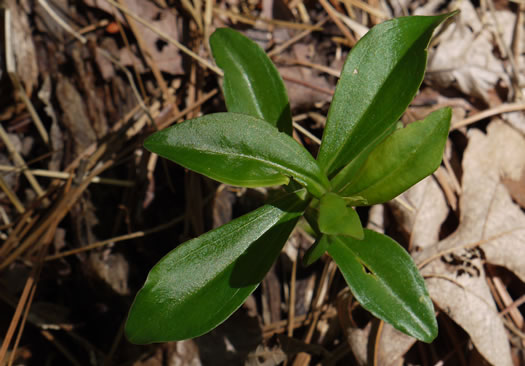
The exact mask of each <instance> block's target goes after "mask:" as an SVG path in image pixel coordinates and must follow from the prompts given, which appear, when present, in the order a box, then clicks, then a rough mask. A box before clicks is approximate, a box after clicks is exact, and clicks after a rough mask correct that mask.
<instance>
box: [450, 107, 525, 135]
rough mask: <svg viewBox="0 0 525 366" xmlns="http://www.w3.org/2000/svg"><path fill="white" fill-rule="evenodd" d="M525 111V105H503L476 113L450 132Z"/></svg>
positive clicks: (454, 126) (457, 123)
mask: <svg viewBox="0 0 525 366" xmlns="http://www.w3.org/2000/svg"><path fill="white" fill-rule="evenodd" d="M522 110H525V103H511V104H501V105H499V106H497V107H494V108H491V109H487V110H485V111H483V112H480V113H476V114H475V115H473V116H472V117H468V118H465V119H464V120H462V121H459V122H456V123H454V124H453V125H452V127H451V128H450V130H457V129H458V128H460V127H463V126H467V125H470V124H472V123H474V122H478V121H481V120H482V119H485V118H488V117H492V116H495V115H498V114H501V113H508V112H517V111H522Z"/></svg>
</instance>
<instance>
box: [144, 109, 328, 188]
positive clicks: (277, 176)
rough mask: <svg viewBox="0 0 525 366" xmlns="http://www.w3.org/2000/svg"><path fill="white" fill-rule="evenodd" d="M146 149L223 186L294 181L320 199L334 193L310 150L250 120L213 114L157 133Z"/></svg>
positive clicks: (286, 136) (150, 138) (276, 183)
mask: <svg viewBox="0 0 525 366" xmlns="http://www.w3.org/2000/svg"><path fill="white" fill-rule="evenodd" d="M144 146H145V147H146V148H147V149H148V150H150V151H152V152H154V153H156V154H159V155H160V156H162V157H164V158H167V159H170V160H172V161H174V162H176V163H177V164H180V165H182V166H183V167H185V168H188V169H190V170H193V171H196V172H198V173H201V174H203V175H205V176H207V177H210V178H212V179H215V180H218V181H219V182H222V183H227V184H232V185H237V186H244V187H263V186H271V185H279V184H286V183H288V181H289V179H290V178H293V179H295V180H296V181H297V182H299V183H300V184H302V185H303V186H305V187H306V188H307V189H308V191H309V192H310V193H311V194H313V195H314V196H317V197H320V196H321V195H323V194H324V192H326V191H327V190H329V189H330V183H329V182H328V179H327V178H326V175H325V174H324V173H323V172H322V171H321V169H320V168H319V166H318V165H317V163H316V161H315V160H314V159H313V157H312V156H311V155H310V153H309V152H308V151H307V150H306V149H305V148H303V147H302V146H301V145H299V144H298V143H297V142H296V141H295V140H294V139H293V138H291V137H290V136H288V135H287V134H285V133H282V132H279V131H278V130H277V128H275V127H273V126H271V125H270V124H268V123H261V120H259V119H257V118H254V117H251V116H248V115H243V114H238V113H215V114H208V115H205V116H203V117H199V118H196V119H193V120H190V121H186V122H183V123H180V124H177V125H174V126H172V127H169V128H167V129H165V130H162V131H159V132H156V133H154V134H153V135H151V136H150V137H149V138H148V139H147V140H146V141H145V142H144Z"/></svg>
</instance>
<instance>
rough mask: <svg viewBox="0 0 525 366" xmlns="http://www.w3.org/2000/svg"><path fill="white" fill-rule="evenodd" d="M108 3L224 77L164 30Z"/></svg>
mask: <svg viewBox="0 0 525 366" xmlns="http://www.w3.org/2000/svg"><path fill="white" fill-rule="evenodd" d="M105 1H107V2H108V3H110V4H111V5H113V6H114V7H116V8H118V9H119V10H120V11H122V12H123V13H125V14H127V15H129V16H130V17H131V18H133V19H135V20H136V21H137V22H139V23H140V24H142V25H144V26H146V27H148V28H149V29H150V30H151V31H153V32H154V33H156V34H157V35H158V36H159V37H161V38H162V39H164V40H165V41H166V42H168V43H171V44H172V45H174V46H175V47H177V48H178V49H180V50H181V51H182V52H184V53H185V54H187V55H188V56H190V57H192V58H194V59H195V60H196V61H197V62H199V63H200V64H201V65H202V66H204V67H206V68H208V69H210V70H212V71H213V72H215V73H216V74H217V75H220V76H222V75H223V72H222V70H221V69H220V68H218V67H217V66H215V65H212V64H211V63H210V62H209V61H208V60H206V59H204V58H202V57H200V56H199V55H197V54H196V53H195V52H193V51H191V50H190V49H189V48H187V47H186V46H184V45H183V44H181V43H180V42H178V41H176V40H175V39H173V38H172V37H170V36H169V35H168V34H166V33H165V32H163V31H162V30H160V29H158V28H157V27H154V26H152V25H151V24H149V23H148V22H147V21H145V20H144V19H142V18H140V17H139V16H137V15H135V14H133V13H132V12H130V11H129V10H128V9H127V8H125V7H123V6H121V5H120V4H118V3H117V2H115V1H113V0H105Z"/></svg>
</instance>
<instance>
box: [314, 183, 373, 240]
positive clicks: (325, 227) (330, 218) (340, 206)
mask: <svg viewBox="0 0 525 366" xmlns="http://www.w3.org/2000/svg"><path fill="white" fill-rule="evenodd" d="M319 230H320V231H321V233H323V234H327V235H349V236H352V237H354V238H356V239H363V237H364V234H363V226H362V225H361V220H360V219H359V216H358V215H357V212H355V211H354V209H353V208H352V207H348V206H347V205H346V202H345V200H344V199H343V198H342V197H340V196H339V195H337V194H335V193H327V194H325V195H324V196H323V197H321V201H320V204H319Z"/></svg>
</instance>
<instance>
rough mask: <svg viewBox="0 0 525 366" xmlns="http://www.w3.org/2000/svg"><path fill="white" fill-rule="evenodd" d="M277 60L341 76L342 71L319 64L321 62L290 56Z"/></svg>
mask: <svg viewBox="0 0 525 366" xmlns="http://www.w3.org/2000/svg"><path fill="white" fill-rule="evenodd" d="M276 61H277V62H285V63H287V64H290V65H300V66H305V67H310V68H312V69H315V70H318V71H321V72H324V73H327V74H328V75H332V76H335V77H337V78H338V77H339V76H341V72H340V71H338V70H335V69H332V68H331V67H328V66H324V65H319V64H316V63H313V62H310V61H307V60H300V59H289V58H284V57H282V58H281V57H279V58H277V59H276Z"/></svg>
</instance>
